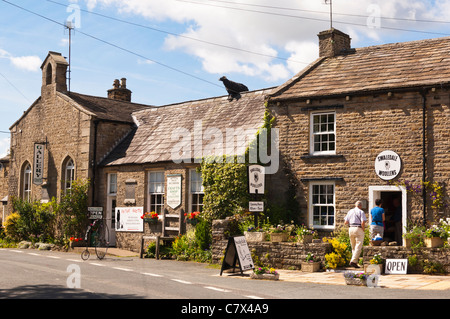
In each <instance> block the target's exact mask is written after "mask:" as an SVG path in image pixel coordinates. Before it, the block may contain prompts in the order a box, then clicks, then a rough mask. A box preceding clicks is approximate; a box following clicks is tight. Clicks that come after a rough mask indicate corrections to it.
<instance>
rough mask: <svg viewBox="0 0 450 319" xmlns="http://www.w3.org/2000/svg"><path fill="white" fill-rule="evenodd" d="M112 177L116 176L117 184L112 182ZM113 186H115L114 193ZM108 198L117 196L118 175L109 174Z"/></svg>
mask: <svg viewBox="0 0 450 319" xmlns="http://www.w3.org/2000/svg"><path fill="white" fill-rule="evenodd" d="M112 176H115V182H113V181H112V178H111V177H112ZM111 185H114V188H115V189H114V191H113V190H112V189H113V188H112V187H111ZM107 192H108V196H117V173H108V191H107Z"/></svg>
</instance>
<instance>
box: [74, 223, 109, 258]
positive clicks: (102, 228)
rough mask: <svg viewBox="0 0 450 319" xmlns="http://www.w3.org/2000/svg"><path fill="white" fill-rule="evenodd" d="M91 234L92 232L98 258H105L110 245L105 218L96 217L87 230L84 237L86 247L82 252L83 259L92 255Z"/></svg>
mask: <svg viewBox="0 0 450 319" xmlns="http://www.w3.org/2000/svg"><path fill="white" fill-rule="evenodd" d="M89 234H91V237H92V242H93V246H94V247H95V254H96V255H97V258H98V259H100V260H101V259H103V258H105V256H106V252H107V251H108V247H109V231H108V226H107V225H106V224H105V223H104V221H103V219H96V220H94V222H93V223H92V224H90V225H89V226H88V228H87V230H86V235H85V237H84V240H85V242H86V249H85V250H83V252H82V253H81V259H83V260H88V259H89V257H90V255H91V254H90V252H89V241H88V239H89Z"/></svg>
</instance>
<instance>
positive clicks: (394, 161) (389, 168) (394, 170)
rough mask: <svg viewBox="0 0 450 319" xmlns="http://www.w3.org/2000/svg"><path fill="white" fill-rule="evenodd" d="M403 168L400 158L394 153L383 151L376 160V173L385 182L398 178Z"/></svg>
mask: <svg viewBox="0 0 450 319" xmlns="http://www.w3.org/2000/svg"><path fill="white" fill-rule="evenodd" d="M401 167H402V161H401V160H400V156H398V154H397V153H395V152H393V151H383V152H381V153H380V154H378V156H377V158H376V159H375V172H376V173H377V175H378V177H379V178H381V179H383V180H385V181H388V180H391V179H393V178H395V177H397V175H398V174H399V173H400V169H401Z"/></svg>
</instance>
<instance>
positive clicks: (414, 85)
mask: <svg viewBox="0 0 450 319" xmlns="http://www.w3.org/2000/svg"><path fill="white" fill-rule="evenodd" d="M319 50H320V56H319V58H318V59H317V60H316V61H314V62H313V63H311V64H310V65H309V66H308V67H306V68H305V69H303V70H302V71H301V72H300V73H298V74H297V75H296V76H294V77H293V78H292V79H291V80H289V81H287V82H286V83H285V84H283V85H281V86H280V87H278V88H277V89H275V90H274V91H273V92H272V93H271V94H270V95H269V97H268V101H269V104H268V105H269V108H270V110H271V112H272V114H273V116H274V117H275V118H276V123H275V127H277V128H278V129H279V130H280V154H281V157H282V162H283V169H281V170H280V172H279V174H277V175H276V176H269V178H271V179H272V181H271V185H276V187H275V188H273V189H272V191H273V193H272V195H273V197H280V196H283V195H284V194H285V193H286V192H287V191H288V187H289V185H294V187H295V195H296V196H297V199H298V201H299V205H300V209H301V215H302V217H303V221H304V222H305V223H307V224H308V225H309V226H311V227H314V228H315V229H318V230H322V231H325V232H326V231H333V230H335V229H337V228H338V227H339V226H340V225H342V224H343V219H344V217H345V215H346V213H347V211H348V210H349V209H351V208H353V207H354V203H355V201H356V200H362V201H363V205H364V210H365V211H366V212H368V211H369V210H370V209H371V208H372V207H374V201H375V200H376V199H377V198H381V199H382V200H383V205H384V208H385V210H386V232H385V237H386V239H388V240H392V241H394V240H396V241H399V242H400V244H401V232H402V230H403V231H404V229H405V226H407V224H408V222H409V221H411V220H414V219H419V220H420V219H421V220H422V222H423V219H425V220H426V221H432V220H434V221H436V220H437V219H438V218H442V217H445V216H448V208H445V207H437V208H434V207H432V206H436V203H435V202H433V199H432V195H433V194H431V196H430V192H431V193H432V190H431V191H429V190H427V191H425V192H422V188H421V186H420V185H421V181H422V180H424V181H428V182H432V183H435V182H436V183H438V184H439V185H441V186H444V190H445V191H444V196H445V198H446V201H447V202H448V199H449V193H448V181H449V180H450V161H449V155H450V131H449V127H450V125H449V124H450V123H449V119H450V109H449V107H450V94H449V87H450V59H449V58H448V52H450V38H448V37H447V38H438V39H431V40H422V41H412V42H405V43H395V44H386V45H378V46H372V47H366V48H359V49H353V48H351V43H350V37H349V36H348V35H346V34H345V33H343V32H340V31H339V30H336V29H331V30H328V31H324V32H321V33H319ZM385 151H387V152H385ZM385 154H387V155H385ZM378 165H381V168H380V167H379V166H378ZM412 185H415V186H414V187H416V188H414V189H413V188H412ZM414 190H415V191H414ZM398 205H399V206H400V207H401V208H398V211H399V212H401V213H400V215H401V216H400V221H401V224H399V223H397V226H398V227H399V228H395V222H394V218H395V216H394V215H395V211H396V207H397V206H398ZM438 206H439V205H438ZM399 229H400V231H399Z"/></svg>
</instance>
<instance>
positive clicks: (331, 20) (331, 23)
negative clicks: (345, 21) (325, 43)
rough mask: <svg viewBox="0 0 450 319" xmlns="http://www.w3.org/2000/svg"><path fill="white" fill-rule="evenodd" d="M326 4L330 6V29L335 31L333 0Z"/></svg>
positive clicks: (326, 1)
mask: <svg viewBox="0 0 450 319" xmlns="http://www.w3.org/2000/svg"><path fill="white" fill-rule="evenodd" d="M325 4H328V5H329V6H330V29H333V0H325Z"/></svg>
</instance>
